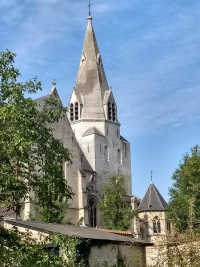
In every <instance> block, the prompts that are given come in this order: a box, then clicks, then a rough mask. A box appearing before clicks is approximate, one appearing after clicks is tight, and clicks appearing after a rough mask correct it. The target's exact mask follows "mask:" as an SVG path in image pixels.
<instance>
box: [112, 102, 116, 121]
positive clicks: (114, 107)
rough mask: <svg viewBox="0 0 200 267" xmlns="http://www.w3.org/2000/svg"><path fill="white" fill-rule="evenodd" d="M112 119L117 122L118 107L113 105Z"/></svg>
mask: <svg viewBox="0 0 200 267" xmlns="http://www.w3.org/2000/svg"><path fill="white" fill-rule="evenodd" d="M112 116H113V117H112V119H113V121H116V106H115V104H112Z"/></svg>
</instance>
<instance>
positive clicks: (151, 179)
mask: <svg viewBox="0 0 200 267" xmlns="http://www.w3.org/2000/svg"><path fill="white" fill-rule="evenodd" d="M150 173H151V182H153V178H152V175H153V172H152V170H151V171H150Z"/></svg>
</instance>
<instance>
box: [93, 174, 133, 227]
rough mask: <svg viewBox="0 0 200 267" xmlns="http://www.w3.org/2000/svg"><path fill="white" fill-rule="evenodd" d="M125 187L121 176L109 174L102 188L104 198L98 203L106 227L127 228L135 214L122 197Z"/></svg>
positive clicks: (125, 190)
mask: <svg viewBox="0 0 200 267" xmlns="http://www.w3.org/2000/svg"><path fill="white" fill-rule="evenodd" d="M126 192H127V189H126V185H125V178H124V177H123V176H115V175H114V176H111V177H110V182H109V183H108V185H107V186H106V187H105V189H104V200H103V202H102V203H101V204H99V205H98V207H99V209H100V210H101V211H102V213H103V218H104V223H105V226H106V228H108V229H116V230H122V231H123V230H124V231H126V230H128V229H129V228H130V225H131V221H132V219H133V217H134V216H135V215H136V214H135V212H134V211H133V210H131V207H130V206H129V205H128V203H127V202H126V201H125V199H124V195H125V194H126Z"/></svg>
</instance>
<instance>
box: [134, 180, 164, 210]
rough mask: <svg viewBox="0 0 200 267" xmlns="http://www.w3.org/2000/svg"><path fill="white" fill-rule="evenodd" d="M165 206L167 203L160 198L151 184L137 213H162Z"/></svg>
mask: <svg viewBox="0 0 200 267" xmlns="http://www.w3.org/2000/svg"><path fill="white" fill-rule="evenodd" d="M167 206H168V204H167V202H166V201H165V200H164V198H163V197H162V196H161V194H160V192H159V191H158V189H157V188H156V187H155V185H154V184H153V183H152V182H151V184H150V186H149V188H148V189H147V192H146V194H145V195H144V198H143V199H142V201H141V203H140V205H139V207H138V209H139V211H149V210H151V211H164V210H166V208H167Z"/></svg>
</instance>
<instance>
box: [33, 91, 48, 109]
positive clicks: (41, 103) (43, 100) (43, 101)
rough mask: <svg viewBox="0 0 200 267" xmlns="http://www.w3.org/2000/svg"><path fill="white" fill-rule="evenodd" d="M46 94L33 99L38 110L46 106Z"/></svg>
mask: <svg viewBox="0 0 200 267" xmlns="http://www.w3.org/2000/svg"><path fill="white" fill-rule="evenodd" d="M48 97H49V96H48V95H46V96H42V97H39V98H37V99H34V101H35V102H36V103H37V109H38V110H39V111H42V110H43V109H44V108H45V107H46V100H47V99H48Z"/></svg>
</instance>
